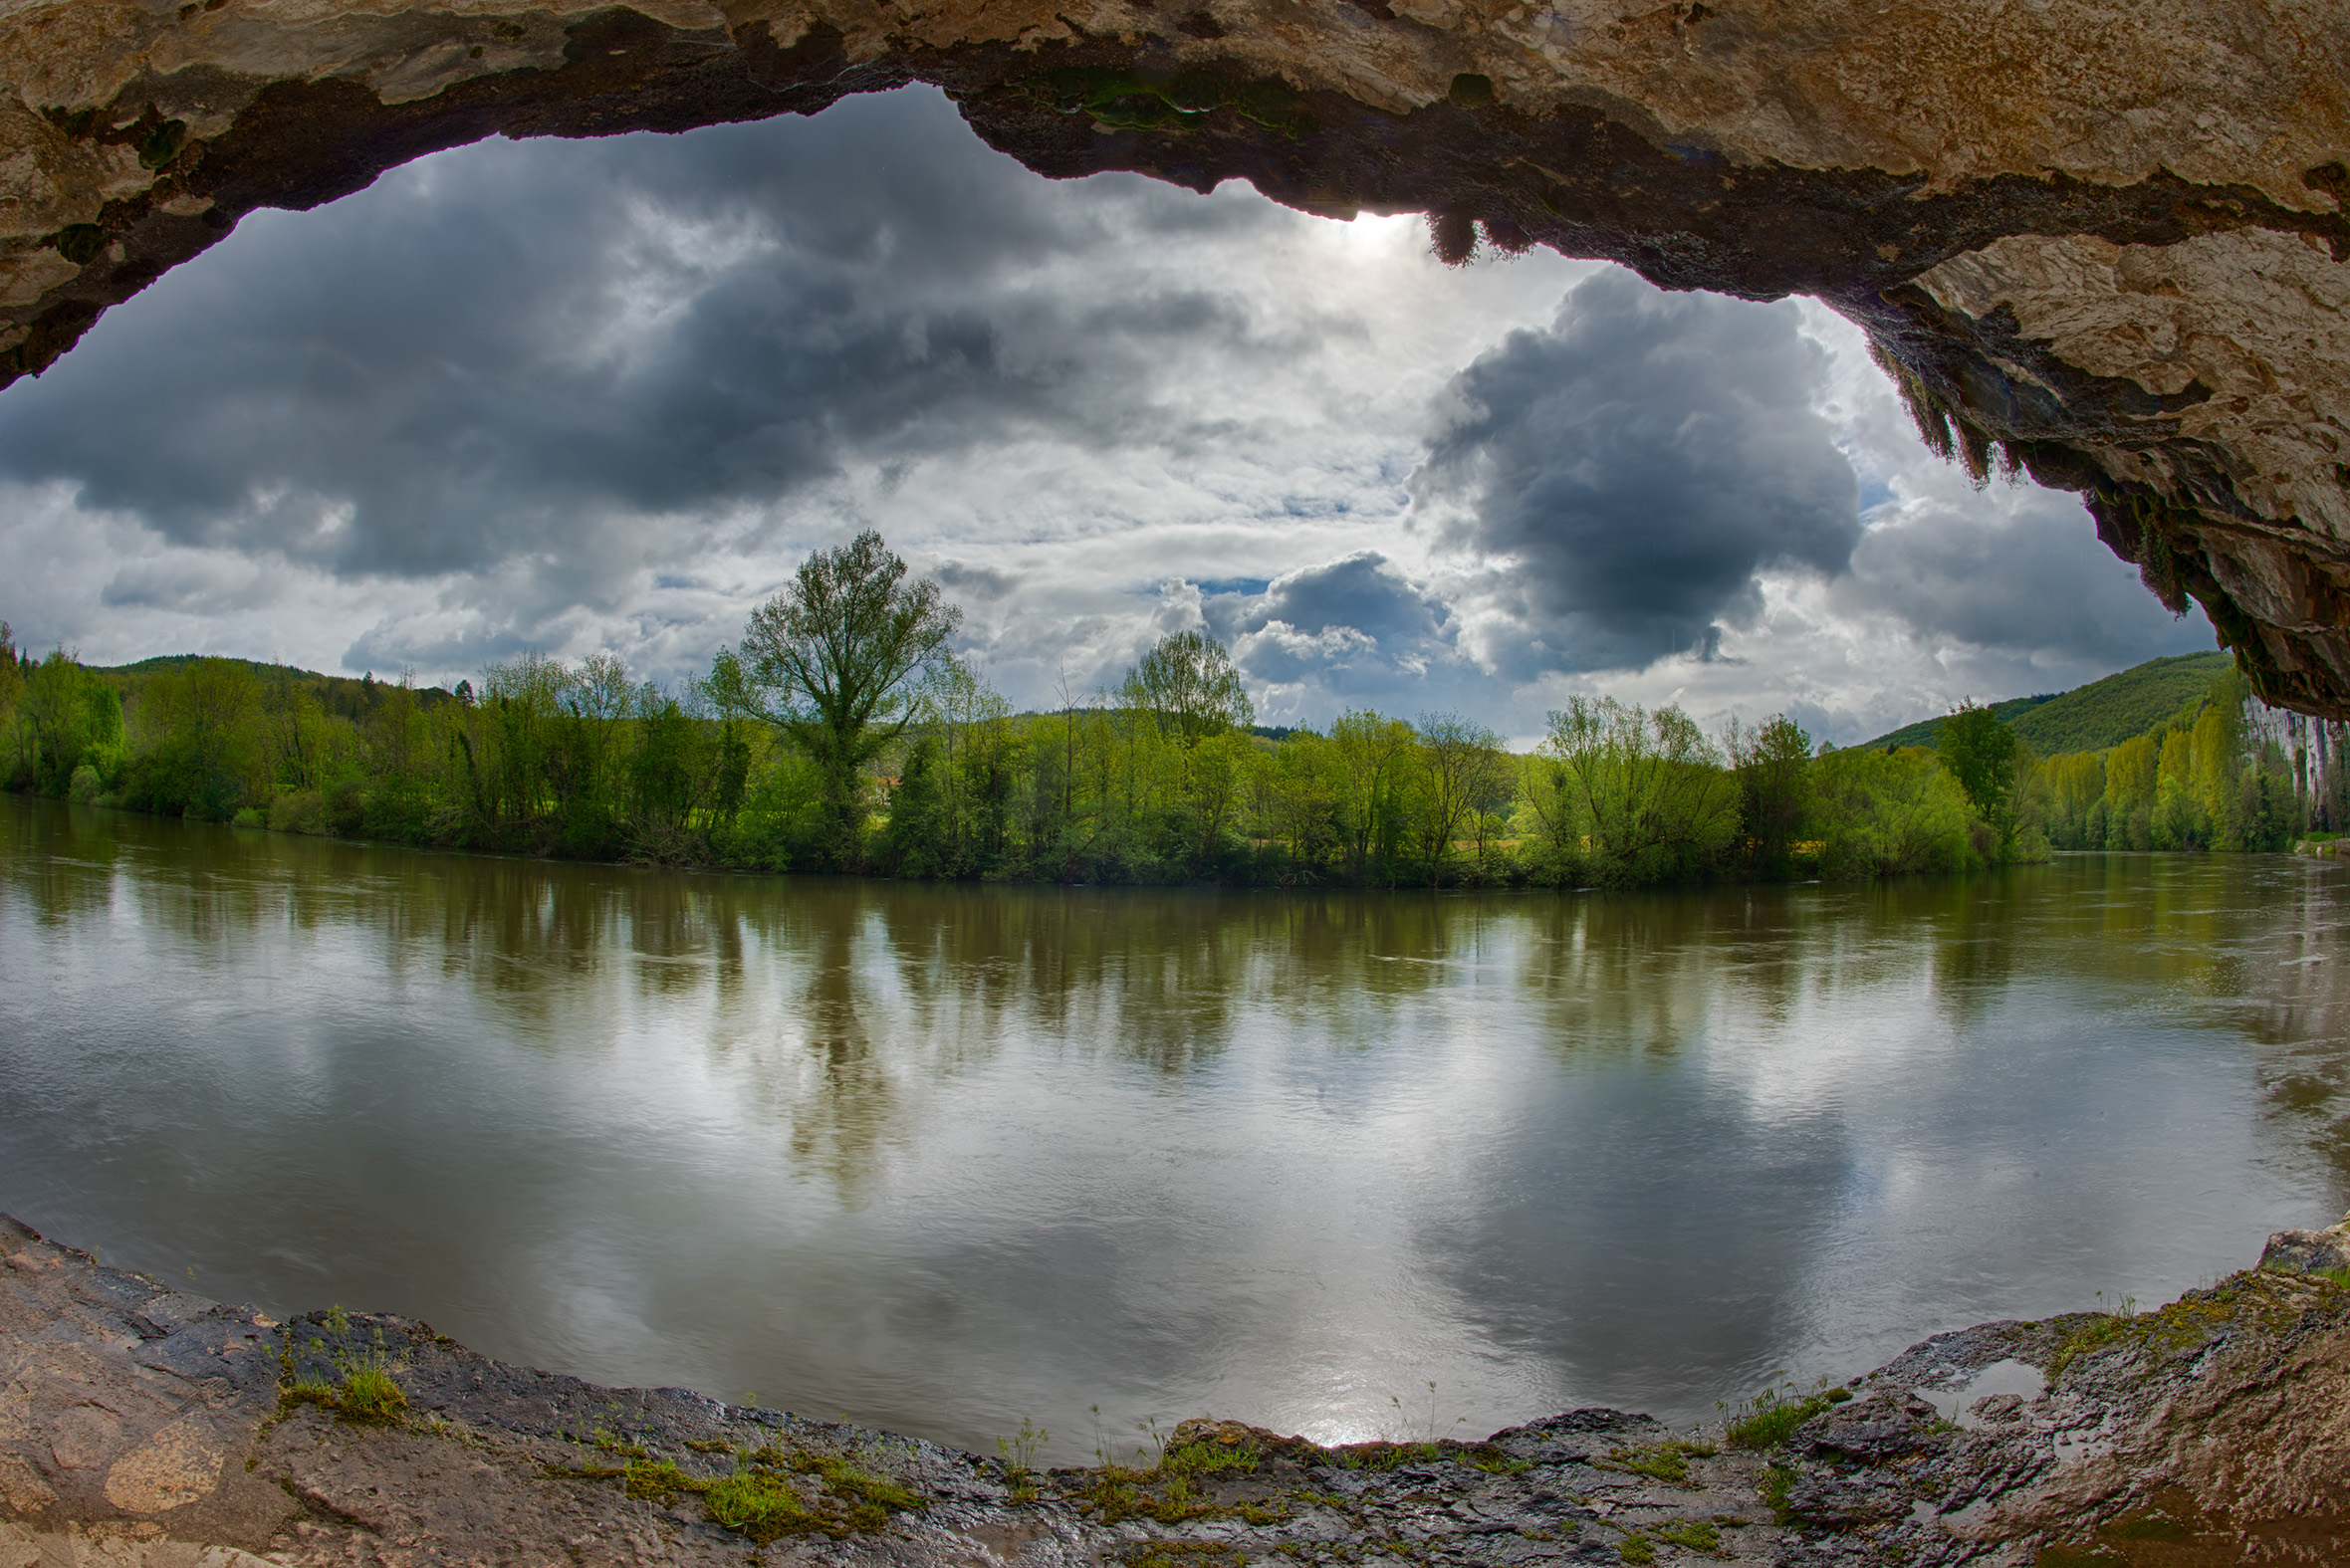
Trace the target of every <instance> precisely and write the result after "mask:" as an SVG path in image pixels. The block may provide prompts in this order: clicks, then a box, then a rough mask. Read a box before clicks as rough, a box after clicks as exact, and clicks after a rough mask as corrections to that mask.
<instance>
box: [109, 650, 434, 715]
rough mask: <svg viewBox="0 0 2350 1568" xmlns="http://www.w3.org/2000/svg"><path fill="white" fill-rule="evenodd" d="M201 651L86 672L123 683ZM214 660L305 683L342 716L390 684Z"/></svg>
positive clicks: (427, 702) (427, 693)
mask: <svg viewBox="0 0 2350 1568" xmlns="http://www.w3.org/2000/svg"><path fill="white" fill-rule="evenodd" d="M202 657H203V655H201V654H194V653H166V654H163V655H161V656H160V657H157V658H152V659H140V660H139V661H138V662H137V663H135V664H94V665H92V666H90V673H91V674H93V675H99V676H111V677H113V678H114V679H115V681H116V682H117V683H118V684H119V683H127V682H129V681H134V680H136V679H138V678H139V677H141V676H145V675H153V674H156V673H158V672H160V671H163V670H183V669H185V668H186V667H187V666H189V665H191V664H194V663H195V662H196V661H197V660H198V659H199V658H202ZM216 662H219V663H223V664H236V665H242V666H243V667H244V668H246V669H248V670H251V671H252V672H253V675H254V678H255V679H256V680H258V681H260V682H261V683H262V684H264V685H268V686H280V685H283V686H307V687H309V688H310V692H311V695H312V696H313V697H316V698H317V699H318V702H319V706H320V707H321V708H324V709H325V710H326V711H327V712H329V713H332V714H336V715H339V716H340V717H342V718H345V719H363V718H365V717H366V716H367V714H368V713H369V712H370V711H372V710H373V709H374V707H375V706H376V704H378V703H379V702H381V701H382V700H383V699H382V694H383V693H384V692H385V691H388V690H389V689H390V688H391V686H392V684H393V683H391V682H388V681H379V680H377V679H375V677H374V675H373V674H372V673H369V674H367V675H363V676H351V675H323V674H321V673H320V672H318V671H317V670H301V669H296V668H295V667H294V666H293V665H291V664H263V663H261V662H259V661H258V660H254V659H222V660H218V661H216ZM415 696H416V701H417V702H418V703H419V704H420V705H421V706H422V707H424V708H425V709H427V710H430V709H431V708H432V707H433V706H434V705H435V704H438V703H444V702H449V701H452V700H453V699H452V698H451V697H450V695H449V694H448V693H447V692H445V691H443V690H442V689H441V688H440V687H438V686H424V687H419V688H417V690H416V693H415Z"/></svg>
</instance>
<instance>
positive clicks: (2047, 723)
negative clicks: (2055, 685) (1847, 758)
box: [1867, 650, 2233, 757]
mask: <svg viewBox="0 0 2350 1568" xmlns="http://www.w3.org/2000/svg"><path fill="white" fill-rule="evenodd" d="M2232 663H2233V656H2232V655H2231V654H2228V653H2225V652H2221V651H2218V650H2214V651H2213V652H2210V653H2183V654H2179V655H2178V656H2176V657H2174V658H2168V659H2149V660H2147V661H2146V662H2145V663H2144V664H2141V665H2138V666H2136V667H2134V668H2132V669H2127V670H2123V671H2122V672H2121V673H2119V674H2117V675H2108V676H2106V677H2105V678H2104V679H2103V680H2099V681H2091V682H2090V683H2089V684H2088V685H2086V686H2075V687H2074V688H2073V689H2072V690H2071V691H2068V692H2062V693H2057V694H2054V695H2049V696H2040V697H2010V698H2008V699H2007V700H2006V701H2005V702H1999V703H1994V704H1992V709H1991V711H1992V712H1993V713H1994V714H1996V715H1997V716H1998V717H1999V718H2001V719H2003V720H2005V721H2006V723H2007V727H2008V728H2009V729H2011V730H2013V731H2014V732H2015V733H2016V735H2018V736H2019V737H2021V738H2022V739H2023V740H2024V741H2025V742H2027V743H2029V745H2030V746H2031V749H2032V750H2033V751H2035V752H2037V753H2039V754H2040V755H2041V756H2042V757H2057V756H2061V755H2063V754H2065V753H2068V752H2101V751H2103V750H2105V748H2107V747H2109V746H2118V745H2119V744H2121V743H2122V742H2123V741H2126V740H2129V739H2130V738H2131V737H2132V736H2137V735H2145V734H2147V733H2149V732H2150V731H2153V730H2157V729H2160V728H2161V727H2162V726H2163V725H2164V724H2165V723H2166V722H2168V721H2169V719H2170V718H2171V716H2172V715H2173V714H2176V713H2177V712H2178V711H2179V710H2180V709H2181V708H2183V707H2186V706H2187V705H2188V704H2190V703H2193V702H2195V701H2197V700H2198V699H2200V698H2201V697H2202V696H2203V695H2204V693H2205V692H2206V691H2207V690H2209V689H2210V687H2211V684H2212V681H2213V679H2214V678H2215V677H2216V676H2219V675H2221V674H2223V673H2225V672H2226V671H2227V670H2228V669H2229V668H2230V667H2231V666H2232ZM1941 730H1942V719H1941V717H1940V716H1939V715H1938V716H1936V717H1935V718H1932V719H1921V720H1919V721H1918V722H1917V723H1916V724H1913V725H1909V726H1906V727H1905V728H1903V729H1899V730H1895V731H1894V732H1893V733H1892V734H1890V735H1880V736H1878V737H1877V738H1876V739H1875V740H1873V741H1870V742H1868V743H1867V744H1868V746H1869V747H1870V749H1872V750H1874V751H1884V750H1886V749H1887V748H1889V747H1898V746H1932V745H1933V744H1934V742H1935V739H1936V737H1937V736H1938V735H1939V734H1940V733H1941Z"/></svg>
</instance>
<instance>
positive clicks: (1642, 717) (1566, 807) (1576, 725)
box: [1536, 697, 1739, 883]
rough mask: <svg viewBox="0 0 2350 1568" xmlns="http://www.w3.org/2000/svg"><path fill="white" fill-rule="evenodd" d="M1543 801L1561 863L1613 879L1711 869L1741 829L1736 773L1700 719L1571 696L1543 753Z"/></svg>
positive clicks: (1553, 720)
mask: <svg viewBox="0 0 2350 1568" xmlns="http://www.w3.org/2000/svg"><path fill="white" fill-rule="evenodd" d="M1539 763H1540V767H1541V769H1542V771H1543V775H1544V777H1543V780H1542V785H1541V788H1540V790H1539V792H1538V794H1537V796H1536V798H1537V800H1538V801H1545V802H1547V804H1546V805H1538V806H1537V814H1538V815H1539V816H1540V818H1541V820H1542V826H1543V832H1544V836H1546V837H1547V838H1548V839H1549V840H1550V843H1551V847H1552V851H1553V853H1554V854H1555V855H1556V856H1557V857H1558V862H1559V866H1558V868H1559V869H1560V870H1561V871H1573V872H1575V873H1576V874H1578V875H1579V874H1585V873H1587V874H1589V875H1591V876H1592V877H1594V878H1596V879H1598V880H1601V881H1609V882H1634V883H1638V882H1656V881H1664V880H1669V879H1672V878H1675V877H1688V876H1696V875H1699V874H1701V873H1703V872H1704V871H1705V870H1706V869H1707V868H1708V866H1709V865H1711V864H1712V863H1713V862H1714V860H1715V859H1716V857H1717V856H1719V855H1720V854H1721V853H1722V851H1723V850H1725V849H1727V848H1728V847H1729V845H1730V843H1731V840H1732V839H1733V838H1734V837H1735V836H1736V834H1737V832H1738V820H1739V793H1738V785H1737V783H1736V781H1735V780H1734V779H1733V778H1732V777H1731V775H1730V773H1729V771H1728V770H1727V769H1725V768H1724V767H1723V766H1722V759H1721V757H1720V755H1719V754H1717V753H1716V752H1715V750H1714V748H1713V747H1712V746H1711V745H1709V744H1708V743H1707V741H1706V738H1705V734H1704V732H1703V731H1701V730H1699V729H1698V727H1697V721H1696V720H1694V719H1692V718H1690V717H1689V715H1688V714H1686V713H1684V712H1682V711H1681V709H1680V708H1679V707H1677V706H1671V707H1664V708H1659V709H1657V710H1656V711H1655V712H1654V713H1650V712H1648V711H1647V710H1645V709H1642V708H1637V707H1627V706H1626V705H1624V704H1623V703H1620V702H1617V701H1616V700H1615V699H1614V698H1612V697H1602V698H1599V699H1597V700H1594V699H1592V698H1588V697H1574V698H1570V699H1568V702H1567V706H1566V707H1565V708H1564V709H1562V710H1560V711H1558V712H1555V713H1552V714H1551V715H1550V733H1549V735H1548V736H1547V737H1546V738H1545V739H1544V740H1543V742H1542V747H1541V751H1540V753H1539Z"/></svg>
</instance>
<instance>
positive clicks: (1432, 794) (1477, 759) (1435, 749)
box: [1418, 713, 1512, 887]
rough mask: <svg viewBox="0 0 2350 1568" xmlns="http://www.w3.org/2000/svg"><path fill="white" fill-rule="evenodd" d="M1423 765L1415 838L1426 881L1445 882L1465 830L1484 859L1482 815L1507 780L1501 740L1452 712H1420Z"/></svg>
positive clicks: (1509, 777)
mask: <svg viewBox="0 0 2350 1568" xmlns="http://www.w3.org/2000/svg"><path fill="white" fill-rule="evenodd" d="M1418 729H1419V732H1420V756H1421V758H1422V760H1423V763H1424V765H1425V766H1424V770H1423V784H1424V786H1423V788H1422V789H1421V791H1420V807H1421V821H1420V838H1421V845H1422V848H1423V851H1424V852H1425V853H1426V855H1427V857H1428V879H1429V881H1430V882H1431V883H1432V884H1434V885H1436V886H1439V887H1441V886H1442V885H1443V884H1444V863H1445V861H1446V860H1447V859H1449V858H1450V857H1451V855H1452V851H1453V843H1454V840H1456V839H1458V838H1459V837H1461V836H1462V834H1463V833H1464V832H1467V833H1468V834H1469V835H1470V836H1471V837H1473V838H1474V839H1475V840H1476V847H1477V858H1478V860H1479V862H1480V863H1481V864H1482V862H1483V861H1484V859H1485V818H1486V817H1487V815H1488V814H1490V813H1491V811H1492V809H1493V807H1494V804H1495V802H1496V799H1497V797H1499V796H1503V795H1504V794H1506V791H1507V788H1508V784H1509V783H1510V782H1511V781H1512V770H1511V768H1510V766H1509V760H1508V757H1507V754H1505V753H1504V752H1503V750H1502V738H1501V737H1500V736H1498V735H1496V734H1495V733H1494V732H1493V731H1491V730H1488V729H1486V728H1485V727H1483V726H1482V725H1476V724H1472V723H1470V722H1469V721H1468V720H1467V719H1464V718H1462V717H1461V716H1460V715H1459V714H1455V713H1433V714H1423V715H1421V717H1420V723H1419V726H1418Z"/></svg>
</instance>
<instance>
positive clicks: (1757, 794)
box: [1728, 713, 1811, 877]
mask: <svg viewBox="0 0 2350 1568" xmlns="http://www.w3.org/2000/svg"><path fill="white" fill-rule="evenodd" d="M1728 742H1729V752H1730V766H1731V767H1732V768H1733V769H1734V770H1736V772H1737V774H1738V784H1739V796H1740V801H1741V806H1742V809H1743V814H1744V816H1745V819H1746V830H1747V853H1748V862H1749V865H1750V868H1751V869H1752V870H1754V871H1755V872H1757V873H1758V874H1760V875H1762V876H1770V877H1781V876H1786V875H1787V874H1788V873H1789V870H1790V867H1791V865H1792V861H1793V851H1794V844H1795V839H1796V837H1797V835H1798V834H1799V833H1800V832H1801V831H1802V828H1803V821H1804V818H1805V817H1806V816H1808V815H1809V814H1810V811H1811V768H1810V764H1811V737H1810V736H1808V735H1806V734H1804V733H1803V727H1802V726H1801V725H1798V724H1797V723H1795V722H1794V721H1793V720H1792V719H1789V718H1788V717H1787V716H1786V715H1785V714H1783V713H1777V714H1772V715H1771V716H1770V717H1769V718H1767V719H1765V720H1763V721H1762V723H1761V724H1759V725H1756V726H1755V727H1754V728H1752V729H1742V728H1740V726H1739V724H1738V721H1737V720H1735V719H1734V720H1732V721H1731V724H1730V734H1729V736H1728Z"/></svg>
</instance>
